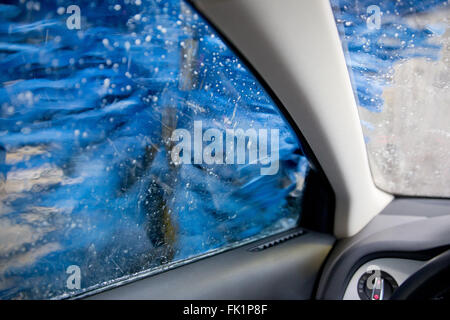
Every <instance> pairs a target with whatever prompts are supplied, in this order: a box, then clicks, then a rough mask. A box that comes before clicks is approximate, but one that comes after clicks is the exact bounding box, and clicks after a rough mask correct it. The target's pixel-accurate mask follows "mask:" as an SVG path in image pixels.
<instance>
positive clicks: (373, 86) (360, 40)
mask: <svg viewBox="0 0 450 320" xmlns="http://www.w3.org/2000/svg"><path fill="white" fill-rule="evenodd" d="M330 2H331V5H332V7H333V12H334V16H335V19H336V22H337V25H338V28H339V31H340V34H341V40H342V42H343V46H344V49H345V51H346V54H347V57H346V60H347V65H348V67H349V70H350V71H351V75H352V82H353V83H352V84H353V89H354V92H355V96H356V97H357V101H358V104H359V106H361V107H364V108H367V109H368V110H370V111H372V112H381V111H383V104H384V101H383V99H382V93H383V88H384V87H385V86H386V85H389V84H388V80H387V78H388V77H389V75H390V74H391V73H392V67H393V66H394V64H396V63H399V62H403V61H406V60H408V59H412V58H417V57H425V58H429V59H433V60H436V59H438V58H439V53H440V50H441V45H439V44H435V43H432V42H431V41H430V39H431V38H432V37H434V36H439V35H441V34H442V33H443V32H444V31H445V28H446V26H441V25H426V26H425V27H424V28H422V29H417V28H414V27H411V26H410V24H409V23H408V21H407V19H408V17H410V16H412V15H415V14H420V13H424V12H429V11H432V10H440V9H446V8H447V6H448V1H447V0H425V1H422V0H417V1H416V0H399V1H393V0H383V1H372V0H330ZM371 5H377V6H378V7H379V8H380V12H381V19H380V22H381V25H380V27H379V28H378V29H377V28H368V26H367V23H366V20H367V18H369V16H371V15H372V14H373V12H369V13H368V12H367V8H368V7H369V6H371Z"/></svg>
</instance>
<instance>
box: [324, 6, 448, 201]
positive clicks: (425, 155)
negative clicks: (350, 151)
mask: <svg viewBox="0 0 450 320" xmlns="http://www.w3.org/2000/svg"><path fill="white" fill-rule="evenodd" d="M331 4H332V8H333V12H334V15H335V18H336V22H337V26H338V29H339V32H340V37H341V40H342V44H343V47H344V51H345V53H346V60H347V65H348V67H349V70H350V74H351V78H352V85H353V90H354V93H355V96H356V98H357V103H358V109H359V114H360V118H361V125H362V128H363V132H364V135H365V139H366V143H367V151H368V155H369V161H370V166H371V170H372V175H373V178H374V181H375V183H376V185H377V186H378V187H380V188H381V189H384V190H387V191H389V192H391V193H394V194H400V195H409V196H417V195H418V196H430V197H450V183H449V181H450V160H449V159H450V108H449V107H450V90H449V84H450V70H449V67H450V63H449V58H450V41H449V38H450V29H449V28H448V26H449V19H450V6H449V4H448V1H446V0H417V1H413V0H408V1H391V0H383V1H369V0H367V1H366V0H331Z"/></svg>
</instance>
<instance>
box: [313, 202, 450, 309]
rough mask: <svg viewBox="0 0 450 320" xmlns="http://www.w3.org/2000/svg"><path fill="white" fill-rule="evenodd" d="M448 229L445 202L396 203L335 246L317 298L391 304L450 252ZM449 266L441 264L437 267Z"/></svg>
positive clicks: (448, 206) (449, 205) (449, 212)
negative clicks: (408, 284)
mask: <svg viewBox="0 0 450 320" xmlns="http://www.w3.org/2000/svg"><path fill="white" fill-rule="evenodd" d="M449 227H450V201H449V200H444V199H413V198H397V199H395V200H394V201H393V202H392V203H391V204H389V205H388V206H387V207H386V208H385V209H384V210H383V211H382V212H381V213H380V214H379V215H377V216H376V217H375V218H374V219H373V220H372V221H371V222H370V223H369V224H368V225H367V226H366V227H365V228H364V229H363V230H361V231H360V232H359V233H357V234H356V235H354V236H353V237H349V238H345V239H340V240H339V241H338V242H337V244H336V246H335V247H334V249H333V251H332V252H331V254H330V255H329V257H328V259H327V262H326V264H325V266H324V269H323V272H322V275H321V279H320V281H319V285H318V289H317V292H316V299H325V300H341V299H344V300H386V299H389V298H390V297H391V295H392V294H393V293H394V292H395V291H396V289H397V288H399V287H400V286H401V285H402V284H404V283H405V282H408V280H409V279H410V278H411V277H413V276H414V275H416V274H417V273H420V272H419V271H421V270H422V269H424V268H425V267H427V265H429V264H430V263H429V262H431V261H433V260H435V258H436V257H438V256H440V255H441V254H443V253H445V252H446V250H448V249H449V248H450V232H449ZM449 265H450V263H449V262H448V260H442V261H441V262H440V263H439V265H438V266H439V267H447V268H448V267H449ZM430 272H431V271H430ZM422 273H423V272H422ZM447 273H448V272H447ZM425 276H426V274H424V275H422V278H424V277H425ZM419 280H420V279H418V281H419ZM422 280H423V279H422ZM435 280H436V279H435ZM437 283H439V282H437ZM400 288H401V287H400ZM398 291H401V290H398ZM396 295H397V294H396Z"/></svg>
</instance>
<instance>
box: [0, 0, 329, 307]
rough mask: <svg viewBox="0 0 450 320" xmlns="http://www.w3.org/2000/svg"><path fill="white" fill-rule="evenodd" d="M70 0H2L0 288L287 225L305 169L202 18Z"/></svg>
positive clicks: (110, 277)
mask: <svg viewBox="0 0 450 320" xmlns="http://www.w3.org/2000/svg"><path fill="white" fill-rule="evenodd" d="M76 3H77V5H73V4H72V1H61V0H60V1H45V2H44V1H41V2H37V1H27V2H24V1H7V3H3V4H1V5H0V19H1V20H0V83H1V87H0V107H1V109H0V169H1V173H0V175H1V177H0V183H1V184H0V298H3V299H11V298H13V299H25V298H56V297H68V296H72V295H76V294H80V293H83V292H86V291H89V290H93V289H96V288H102V287H105V286H108V285H111V284H114V283H119V282H121V281H127V280H129V279H134V278H136V277H139V276H143V275H147V274H151V273H154V272H158V271H161V270H166V269H167V268H168V267H170V266H174V265H179V264H183V263H188V262H190V261H192V260H193V259H195V258H198V257H202V256H204V255H207V254H211V253H213V252H220V251H221V250H225V249H227V248H231V247H235V246H238V245H240V244H242V243H246V242H248V241H252V240H255V239H258V238H261V237H265V236H267V235H271V234H274V233H277V232H281V231H284V230H287V229H289V228H292V227H295V226H296V225H297V222H298V220H299V217H301V213H302V208H303V207H302V204H303V194H304V190H305V188H306V187H307V185H308V183H307V180H308V179H307V178H308V177H310V176H311V175H312V174H313V173H314V172H316V169H315V167H314V166H313V165H312V164H311V162H310V160H309V159H308V158H307V157H306V155H305V154H304V152H303V147H302V145H301V144H300V142H299V140H298V137H297V135H296V134H295V133H294V131H293V129H292V128H291V126H290V125H289V124H288V122H287V121H286V119H285V118H284V116H283V115H282V114H281V113H280V112H279V110H278V108H277V106H276V105H275V103H274V101H273V100H272V98H271V97H270V96H269V94H268V93H267V91H266V90H265V89H264V88H263V86H262V85H261V83H260V82H259V81H258V80H257V79H256V78H255V76H254V75H253V74H252V73H251V72H250V71H249V69H248V67H247V66H246V65H244V63H243V62H242V61H241V59H239V58H238V57H237V56H236V54H235V53H233V51H232V50H231V49H230V48H229V47H228V46H227V45H226V44H225V42H224V41H223V40H222V39H221V37H220V36H219V35H218V34H217V33H216V32H215V31H214V30H213V28H212V27H211V26H210V25H209V24H208V23H207V22H206V21H205V20H204V19H203V18H202V17H201V16H199V15H198V14H197V13H196V12H195V11H194V10H193V8H192V7H190V6H189V5H188V4H187V3H185V2H184V1H179V0H172V1H144V0H143V1H140V0H133V1H125V2H122V1H119V2H113V1H77V2H76ZM323 201H326V197H324V200H323Z"/></svg>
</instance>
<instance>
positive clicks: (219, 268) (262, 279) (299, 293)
mask: <svg viewBox="0 0 450 320" xmlns="http://www.w3.org/2000/svg"><path fill="white" fill-rule="evenodd" d="M292 231H293V230H291V231H290V232H292ZM286 233H288V232H286ZM286 233H282V234H280V235H276V236H272V237H268V238H267V239H264V240H261V241H257V242H254V243H251V244H248V245H245V246H242V247H239V248H236V249H233V250H230V251H227V252H223V253H220V254H217V255H214V256H210V257H208V258H205V259H202V260H199V261H197V262H193V263H190V264H186V265H184V266H181V267H178V268H176V269H173V270H170V271H166V272H164V273H160V274H157V275H154V276H151V277H148V278H145V279H142V280H138V281H136V282H133V283H129V284H126V285H123V286H120V287H117V288H114V289H110V290H107V291H104V292H101V293H98V294H96V295H93V296H90V297H88V298H89V299H309V298H311V295H312V292H313V289H314V285H315V283H316V278H317V276H318V272H319V270H320V269H321V266H322V264H323V262H324V260H325V258H326V256H327V255H328V253H329V251H330V250H331V248H332V245H333V243H334V241H335V239H334V238H333V237H332V236H329V235H325V234H319V233H315V232H311V231H308V232H307V233H306V234H305V235H302V236H299V237H296V238H293V239H291V240H288V241H285V242H283V243H280V244H278V245H275V246H273V247H270V248H268V249H265V250H262V251H259V252H250V251H249V249H250V248H253V247H255V246H256V245H258V244H262V243H265V242H266V241H271V240H274V239H277V238H278V237H280V236H283V235H285V234H286Z"/></svg>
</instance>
